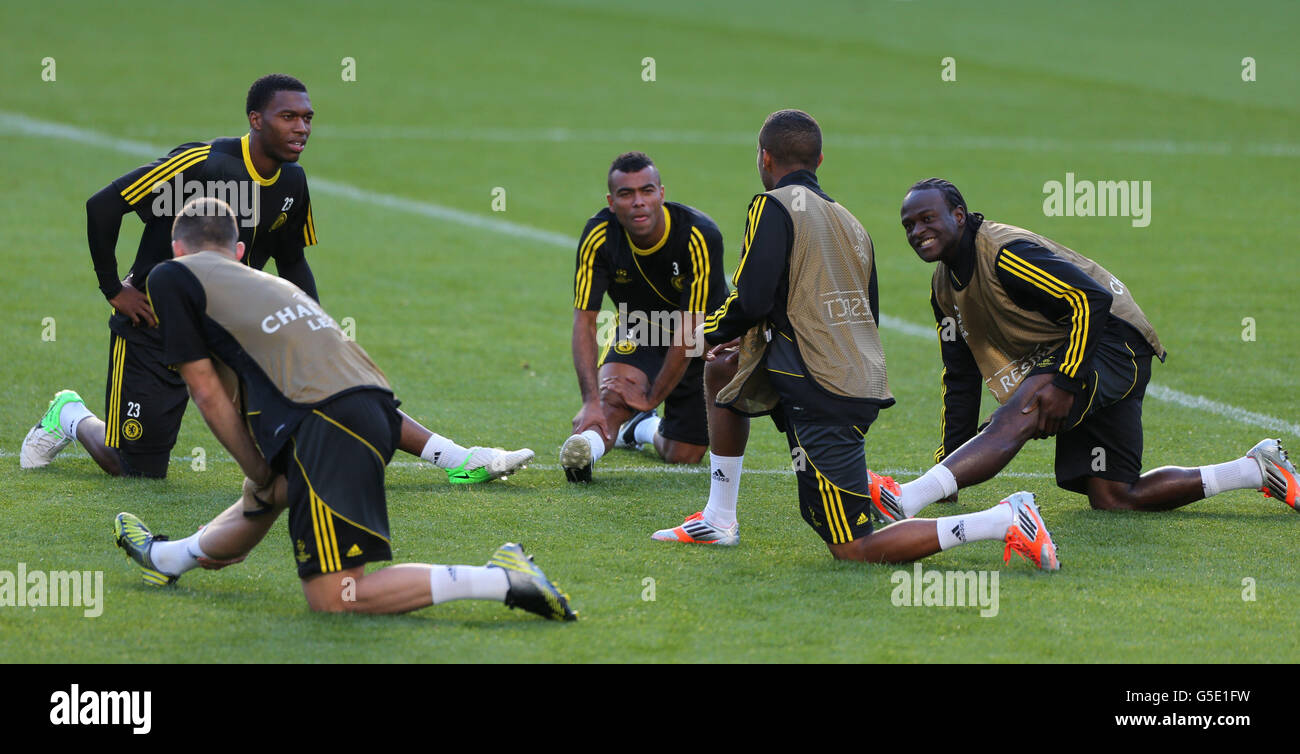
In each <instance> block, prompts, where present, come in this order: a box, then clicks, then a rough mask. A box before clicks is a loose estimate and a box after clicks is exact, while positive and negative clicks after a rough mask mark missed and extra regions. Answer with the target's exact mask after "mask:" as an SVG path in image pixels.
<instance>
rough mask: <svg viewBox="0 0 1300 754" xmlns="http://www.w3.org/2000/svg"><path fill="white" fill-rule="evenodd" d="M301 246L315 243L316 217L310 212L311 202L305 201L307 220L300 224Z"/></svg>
mask: <svg viewBox="0 0 1300 754" xmlns="http://www.w3.org/2000/svg"><path fill="white" fill-rule="evenodd" d="M302 240H303V246H315V245H316V218H315V217H313V216H312V214H311V202H308V203H307V222H305V223H303V226H302Z"/></svg>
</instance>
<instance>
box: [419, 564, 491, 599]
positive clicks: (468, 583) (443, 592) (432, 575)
mask: <svg viewBox="0 0 1300 754" xmlns="http://www.w3.org/2000/svg"><path fill="white" fill-rule="evenodd" d="M509 590H510V580H509V578H507V577H506V572H505V569H502V568H488V567H487V566H468V565H436V566H432V567H431V568H430V569H429V594H430V596H432V597H433V604H435V605H441V604H442V603H444V602H451V601H452V600H494V601H496V602H505V599H506V592H507V591H509Z"/></svg>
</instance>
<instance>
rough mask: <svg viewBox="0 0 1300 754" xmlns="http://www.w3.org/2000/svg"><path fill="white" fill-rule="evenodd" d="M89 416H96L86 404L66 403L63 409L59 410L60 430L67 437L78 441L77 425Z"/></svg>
mask: <svg viewBox="0 0 1300 754" xmlns="http://www.w3.org/2000/svg"><path fill="white" fill-rule="evenodd" d="M88 416H94V414H92V413H91V412H90V409H88V408H86V404H84V403H80V402H77V403H65V404H63V408H61V409H59V429H61V430H63V434H64V436H65V437H68V438H70V439H72V440H75V439H77V425H78V424H80V423H81V420H82V419H85V418H86V417H88Z"/></svg>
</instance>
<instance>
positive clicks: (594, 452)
mask: <svg viewBox="0 0 1300 754" xmlns="http://www.w3.org/2000/svg"><path fill="white" fill-rule="evenodd" d="M581 436H582V437H585V438H587V442H590V443H591V462H592V463H595V462H596V461H599V460H600V457H601V456H603V455H605V439H604V438H603V437H601V436H600V433H599V432H597V431H596V430H594V429H589V430H587V431H586V432H583V433H582V435H581Z"/></svg>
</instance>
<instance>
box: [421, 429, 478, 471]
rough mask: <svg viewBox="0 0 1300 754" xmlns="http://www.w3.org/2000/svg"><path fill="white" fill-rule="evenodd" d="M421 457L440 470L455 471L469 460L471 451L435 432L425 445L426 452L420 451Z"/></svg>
mask: <svg viewBox="0 0 1300 754" xmlns="http://www.w3.org/2000/svg"><path fill="white" fill-rule="evenodd" d="M420 457H421V458H423V459H424V460H426V461H428V462H429V463H431V464H433V465H434V466H437V467H438V468H440V469H454V468H456V467H457V466H459V465H461V464H462V463H465V459H466V458H469V449H468V448H462V447H461V446H459V445H457V444H456V443H454V442H452V441H451V440H448V439H447V438H445V437H443V436H442V435H440V434H438V433H437V432H434V433H432V434H431V436H430V437H429V441H428V442H426V443H425V444H424V450H422V451H420Z"/></svg>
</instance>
